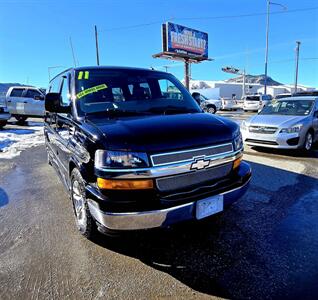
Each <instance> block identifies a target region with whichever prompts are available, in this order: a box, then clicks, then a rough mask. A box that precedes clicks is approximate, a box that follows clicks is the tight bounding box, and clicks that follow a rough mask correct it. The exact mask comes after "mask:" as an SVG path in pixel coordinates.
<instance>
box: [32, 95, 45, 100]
mask: <svg viewBox="0 0 318 300" xmlns="http://www.w3.org/2000/svg"><path fill="white" fill-rule="evenodd" d="M33 99H34V100H44V96H42V95H35V96H34V98H33Z"/></svg>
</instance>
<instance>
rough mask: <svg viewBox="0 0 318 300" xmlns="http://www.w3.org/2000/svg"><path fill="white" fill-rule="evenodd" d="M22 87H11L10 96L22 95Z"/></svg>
mask: <svg viewBox="0 0 318 300" xmlns="http://www.w3.org/2000/svg"><path fill="white" fill-rule="evenodd" d="M23 91H24V89H13V90H12V91H11V94H10V97H22V93H23Z"/></svg>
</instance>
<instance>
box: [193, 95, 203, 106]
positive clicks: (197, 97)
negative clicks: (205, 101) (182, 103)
mask: <svg viewBox="0 0 318 300" xmlns="http://www.w3.org/2000/svg"><path fill="white" fill-rule="evenodd" d="M192 97H193V99H194V100H195V101H197V103H198V104H199V105H200V104H201V101H200V93H198V92H193V93H192Z"/></svg>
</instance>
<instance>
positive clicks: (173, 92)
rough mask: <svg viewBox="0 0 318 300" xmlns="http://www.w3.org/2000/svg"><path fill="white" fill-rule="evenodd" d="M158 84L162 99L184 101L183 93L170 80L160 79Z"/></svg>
mask: <svg viewBox="0 0 318 300" xmlns="http://www.w3.org/2000/svg"><path fill="white" fill-rule="evenodd" d="M158 82H159V86H160V91H161V95H162V97H164V98H169V99H178V100H182V99H183V95H182V93H181V91H180V90H179V89H178V88H177V87H176V86H175V85H174V84H173V83H172V82H171V81H170V80H168V79H160V80H158Z"/></svg>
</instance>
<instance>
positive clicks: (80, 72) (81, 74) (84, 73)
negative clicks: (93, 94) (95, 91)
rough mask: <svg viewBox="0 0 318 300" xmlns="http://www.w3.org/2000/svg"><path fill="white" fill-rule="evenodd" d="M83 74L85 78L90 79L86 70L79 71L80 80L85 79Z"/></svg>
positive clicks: (78, 77)
mask: <svg viewBox="0 0 318 300" xmlns="http://www.w3.org/2000/svg"><path fill="white" fill-rule="evenodd" d="M83 75H84V79H88V78H89V72H88V71H85V72H83V71H79V72H78V76H77V79H78V80H82V79H83Z"/></svg>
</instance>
